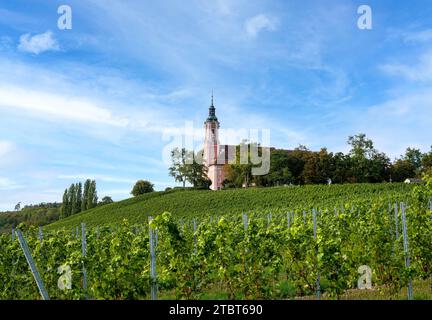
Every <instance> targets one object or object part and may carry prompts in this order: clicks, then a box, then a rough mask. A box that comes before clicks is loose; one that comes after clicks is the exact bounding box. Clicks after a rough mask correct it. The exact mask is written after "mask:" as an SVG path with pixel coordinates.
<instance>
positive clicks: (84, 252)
mask: <svg viewBox="0 0 432 320" xmlns="http://www.w3.org/2000/svg"><path fill="white" fill-rule="evenodd" d="M81 249H82V256H83V258H85V257H86V256H87V236H86V225H85V223H81ZM82 272H83V289H84V294H85V297H86V299H88V295H87V269H86V267H85V263H84V262H83V269H82Z"/></svg>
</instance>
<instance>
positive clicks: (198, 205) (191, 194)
mask: <svg viewBox="0 0 432 320" xmlns="http://www.w3.org/2000/svg"><path fill="white" fill-rule="evenodd" d="M411 189H412V187H411V186H409V185H404V184H397V183H394V184H350V185H330V186H323V185H315V186H290V187H274V188H257V189H232V190H222V191H206V190H173V191H168V192H154V193H150V194H145V195H142V196H139V197H136V198H131V199H127V200H124V201H120V202H116V203H113V204H110V205H105V206H101V207H97V208H95V209H92V210H88V211H85V212H81V213H79V214H76V215H74V216H71V217H68V218H66V219H63V220H60V221H57V222H55V223H53V224H50V225H48V226H46V227H45V228H46V229H47V230H54V229H59V228H73V227H75V226H78V225H79V224H80V223H81V222H85V223H86V224H87V225H88V226H90V227H91V226H96V225H116V224H118V223H119V222H121V221H122V220H123V219H128V220H129V221H130V222H133V223H140V222H145V221H147V217H148V216H149V215H152V216H155V215H157V214H160V213H162V212H164V211H169V212H171V213H173V214H174V215H176V216H178V217H191V216H198V217H199V216H210V215H222V214H224V215H227V214H241V213H250V212H273V213H275V212H287V211H288V210H296V209H310V208H312V207H316V208H333V207H336V206H338V207H339V206H341V205H343V204H344V203H345V202H347V201H353V200H354V201H356V200H359V201H362V200H368V201H369V200H372V199H376V198H378V197H392V198H394V197H398V198H400V199H404V197H405V196H406V195H407V194H408V193H409V192H410V191H411Z"/></svg>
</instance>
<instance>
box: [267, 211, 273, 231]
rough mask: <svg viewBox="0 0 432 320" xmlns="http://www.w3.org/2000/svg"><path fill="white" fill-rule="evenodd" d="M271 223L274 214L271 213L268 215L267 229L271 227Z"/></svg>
mask: <svg viewBox="0 0 432 320" xmlns="http://www.w3.org/2000/svg"><path fill="white" fill-rule="evenodd" d="M271 221H272V214H271V213H269V214H268V215H267V228H269V227H270V224H271Z"/></svg>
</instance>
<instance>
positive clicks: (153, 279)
mask: <svg viewBox="0 0 432 320" xmlns="http://www.w3.org/2000/svg"><path fill="white" fill-rule="evenodd" d="M152 221H153V217H149V236H150V278H151V289H150V290H151V299H152V300H157V276H156V250H155V232H154V229H153V228H152V226H151V222H152Z"/></svg>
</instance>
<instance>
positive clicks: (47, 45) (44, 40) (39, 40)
mask: <svg viewBox="0 0 432 320" xmlns="http://www.w3.org/2000/svg"><path fill="white" fill-rule="evenodd" d="M18 49H19V50H21V51H23V52H30V53H34V54H40V53H42V52H46V51H58V50H60V46H59V44H58V42H57V40H56V39H54V36H53V33H52V32H51V31H47V32H45V33H41V34H36V35H34V36H32V35H31V34H30V33H26V34H23V35H22V36H21V37H20V43H19V45H18Z"/></svg>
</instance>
